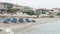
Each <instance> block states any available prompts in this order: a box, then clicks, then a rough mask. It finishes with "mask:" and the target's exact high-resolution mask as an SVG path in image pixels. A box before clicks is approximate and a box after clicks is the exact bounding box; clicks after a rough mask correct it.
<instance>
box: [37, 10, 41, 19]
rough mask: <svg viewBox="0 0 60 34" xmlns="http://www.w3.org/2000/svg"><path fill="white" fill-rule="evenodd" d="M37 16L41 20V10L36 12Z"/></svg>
mask: <svg viewBox="0 0 60 34" xmlns="http://www.w3.org/2000/svg"><path fill="white" fill-rule="evenodd" d="M36 14H37V18H39V16H40V14H41V11H40V10H36Z"/></svg>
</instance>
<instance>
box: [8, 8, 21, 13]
mask: <svg viewBox="0 0 60 34" xmlns="http://www.w3.org/2000/svg"><path fill="white" fill-rule="evenodd" d="M18 10H20V9H8V10H7V12H8V13H16V12H17V11H18Z"/></svg>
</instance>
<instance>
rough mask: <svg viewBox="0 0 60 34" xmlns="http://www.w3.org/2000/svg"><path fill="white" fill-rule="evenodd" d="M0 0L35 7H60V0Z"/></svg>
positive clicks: (0, 0)
mask: <svg viewBox="0 0 60 34" xmlns="http://www.w3.org/2000/svg"><path fill="white" fill-rule="evenodd" d="M0 2H8V3H13V4H17V5H22V6H30V7H33V8H60V0H0Z"/></svg>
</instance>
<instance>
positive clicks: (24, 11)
mask: <svg viewBox="0 0 60 34" xmlns="http://www.w3.org/2000/svg"><path fill="white" fill-rule="evenodd" d="M23 13H26V14H28V15H36V13H35V12H34V11H33V10H23Z"/></svg>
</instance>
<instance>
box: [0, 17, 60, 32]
mask: <svg viewBox="0 0 60 34" xmlns="http://www.w3.org/2000/svg"><path fill="white" fill-rule="evenodd" d="M34 20H36V23H32V22H31V23H16V24H15V23H9V24H4V23H0V29H1V28H4V29H7V28H8V29H10V30H11V31H13V32H17V31H19V30H23V29H25V28H28V27H31V26H34V25H38V24H43V23H48V22H53V21H59V20H60V18H36V19H34Z"/></svg>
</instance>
